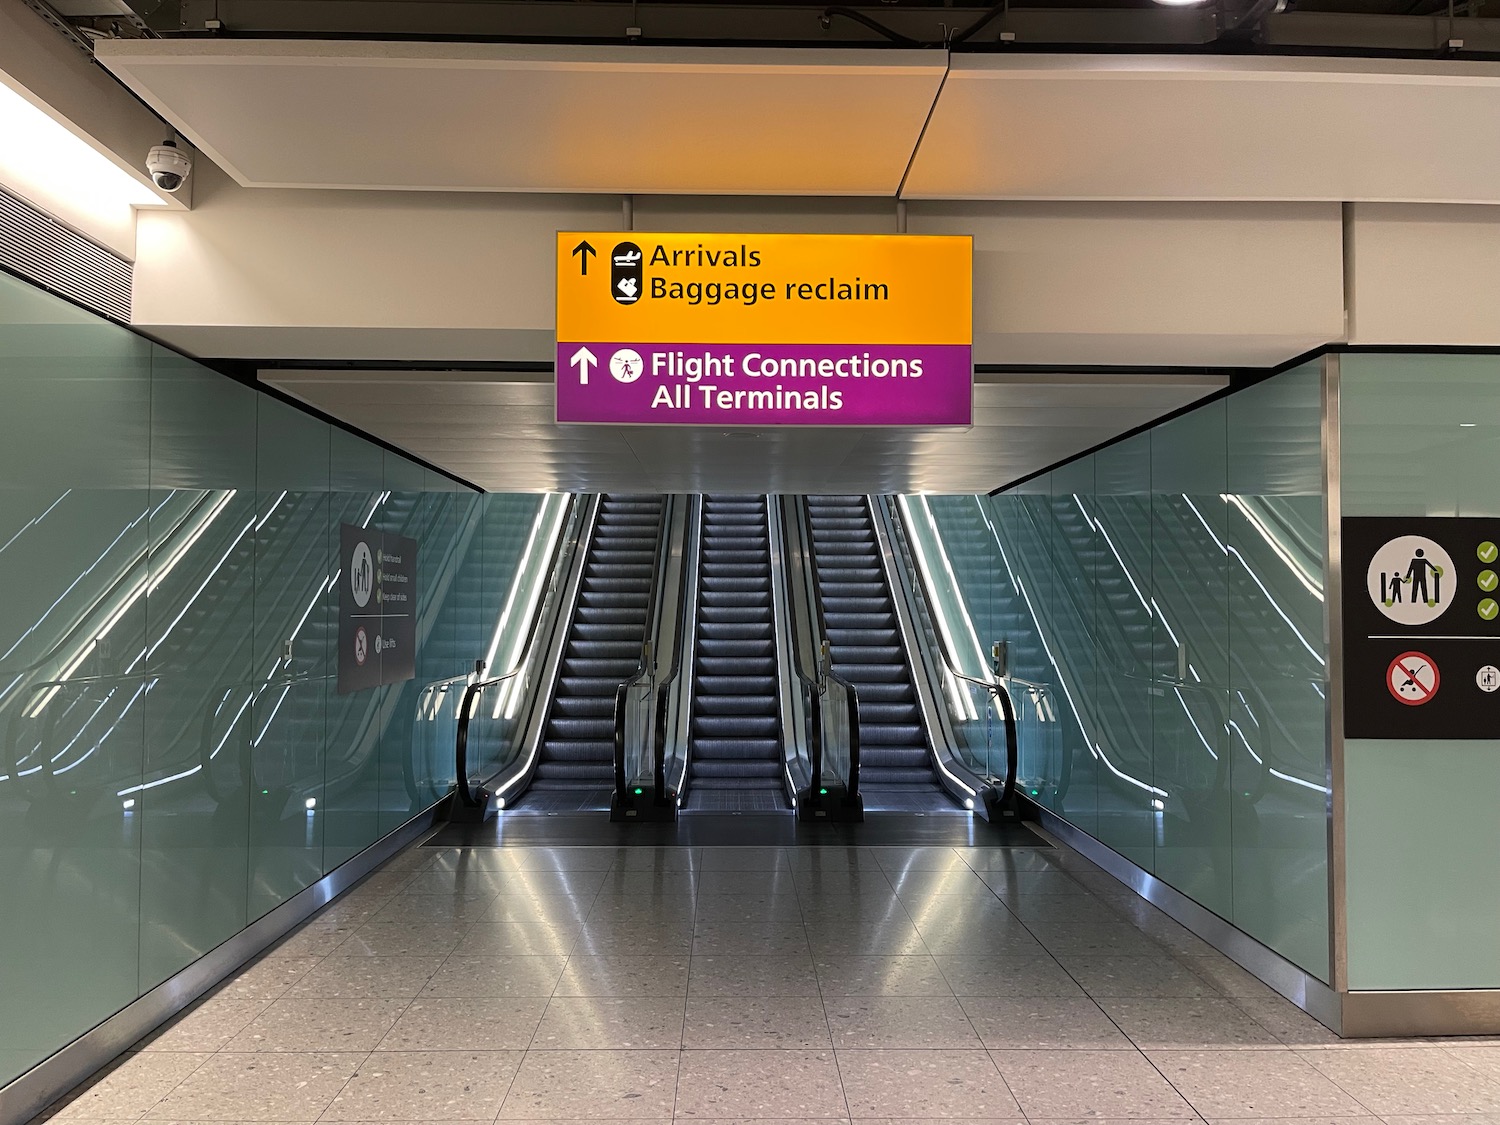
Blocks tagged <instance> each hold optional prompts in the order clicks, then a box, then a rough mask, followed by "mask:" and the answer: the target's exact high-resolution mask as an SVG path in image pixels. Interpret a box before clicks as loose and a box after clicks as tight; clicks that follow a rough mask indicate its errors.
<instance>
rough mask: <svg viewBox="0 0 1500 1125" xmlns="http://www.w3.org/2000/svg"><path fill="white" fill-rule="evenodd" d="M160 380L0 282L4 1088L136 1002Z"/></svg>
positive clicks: (17, 287) (71, 318)
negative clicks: (138, 660) (152, 437)
mask: <svg viewBox="0 0 1500 1125" xmlns="http://www.w3.org/2000/svg"><path fill="white" fill-rule="evenodd" d="M150 377H151V365H150V348H149V345H148V344H147V343H146V342H145V341H143V340H140V339H138V338H136V337H134V336H132V335H130V334H129V333H126V332H124V331H122V330H120V329H118V328H115V327H113V326H112V325H108V324H105V323H103V322H101V321H98V320H95V319H94V318H92V317H90V316H88V315H87V314H85V313H82V312H80V311H78V310H76V309H74V308H72V307H71V306H69V305H67V304H65V303H64V302H62V301H59V300H56V299H54V298H52V297H49V296H47V295H45V294H42V293H40V292H39V291H37V290H34V289H31V288H30V287H28V286H26V285H24V284H23V283H21V282H19V281H17V280H16V279H14V278H11V277H9V276H7V275H4V274H0V395H3V396H4V402H5V409H4V410H3V411H0V580H3V581H4V583H5V586H6V590H7V595H6V597H5V598H4V599H3V601H0V736H3V738H4V742H3V744H0V745H3V758H0V1083H4V1082H5V1081H7V1080H9V1079H10V1078H12V1077H14V1076H15V1075H16V1074H18V1073H20V1072H21V1071H23V1070H25V1069H27V1068H28V1067H31V1066H33V1065H35V1064H36V1063H38V1062H40V1061H41V1060H42V1059H44V1058H45V1057H46V1056H47V1055H49V1054H51V1053H52V1052H53V1051H54V1050H56V1049H57V1047H58V1046H59V1045H61V1044H62V1043H64V1042H66V1041H67V1040H69V1039H71V1038H72V1037H73V1036H75V1035H77V1034H78V1033H79V1032H80V1031H82V1030H84V1029H86V1028H88V1027H90V1026H92V1025H93V1024H95V1023H98V1022H99V1020H101V1019H103V1018H105V1017H106V1016H108V1015H109V1014H110V1013H111V1012H114V1011H116V1010H118V1009H119V1008H121V1007H123V1006H124V1005H125V1004H127V1003H129V1002H130V1001H131V1000H133V999H134V998H135V997H136V996H137V995H138V994H139V944H138V943H139V932H140V911H139V896H140V878H139V874H140V870H139V859H140V857H139V848H140V835H139V818H138V816H137V814H136V809H135V807H134V806H132V807H131V808H126V807H125V804H126V802H127V801H129V800H131V797H130V796H126V797H121V796H119V794H121V793H122V792H123V793H126V794H129V793H130V791H131V790H132V789H133V788H135V787H137V786H139V785H140V783H141V769H142V765H141V760H142V754H143V746H144V726H143V722H144V711H143V708H142V707H141V705H140V700H141V696H142V694H143V692H144V688H145V680H144V677H143V676H142V675H141V674H140V673H139V670H138V669H137V671H136V672H134V673H125V672H124V669H125V667H126V666H127V665H128V664H129V662H130V660H131V659H132V657H133V656H135V655H136V654H138V653H139V652H140V651H141V650H142V648H143V647H144V644H145V607H144V605H143V604H142V599H143V597H144V593H143V583H144V580H145V576H146V575H145V559H146V547H147V538H146V517H147V512H148V511H149V508H150V494H149V488H150V480H149V469H150V466H149V462H148V459H147V450H148V448H149V444H148V441H149V432H150V422H151V418H150V402H151V383H150ZM111 619H114V620H113V624H112V627H111ZM106 629H107V632H106ZM101 632H106V636H105V638H104V643H102V644H101V643H100V642H99V639H98V637H99V634H100V633H101ZM39 919H45V920H46V924H45V925H39V924H38V920H39Z"/></svg>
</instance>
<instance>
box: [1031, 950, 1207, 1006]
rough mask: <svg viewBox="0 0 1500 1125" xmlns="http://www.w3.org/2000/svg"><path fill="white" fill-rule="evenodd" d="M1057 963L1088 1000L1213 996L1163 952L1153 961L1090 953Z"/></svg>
mask: <svg viewBox="0 0 1500 1125" xmlns="http://www.w3.org/2000/svg"><path fill="white" fill-rule="evenodd" d="M1058 960H1059V961H1060V962H1062V967H1063V969H1064V970H1066V972H1067V973H1068V975H1069V976H1071V977H1072V978H1073V979H1074V980H1076V981H1077V982H1078V983H1079V985H1080V986H1081V987H1082V988H1083V990H1084V991H1085V992H1087V993H1088V994H1089V995H1090V996H1094V997H1101V998H1102V997H1122V996H1142V997H1155V998H1158V999H1161V998H1165V997H1177V996H1217V995H1218V993H1217V992H1216V991H1215V990H1214V987H1213V985H1211V984H1210V983H1209V982H1208V981H1206V980H1204V979H1203V978H1202V977H1200V976H1199V975H1198V974H1197V973H1195V972H1193V971H1192V970H1191V969H1189V968H1188V967H1187V966H1186V965H1182V964H1180V963H1178V962H1177V961H1174V960H1172V959H1171V958H1170V957H1169V956H1168V955H1167V952H1166V950H1160V951H1159V952H1158V953H1157V954H1156V956H1154V957H1120V956H1114V955H1108V954H1107V955H1102V956H1101V955H1098V954H1092V953H1061V954H1058Z"/></svg>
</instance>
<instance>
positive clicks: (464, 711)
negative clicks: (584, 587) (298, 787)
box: [422, 497, 597, 809]
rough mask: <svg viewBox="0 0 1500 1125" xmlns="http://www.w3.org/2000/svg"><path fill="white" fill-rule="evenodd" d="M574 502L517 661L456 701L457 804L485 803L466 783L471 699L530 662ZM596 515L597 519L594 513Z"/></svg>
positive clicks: (480, 665) (554, 590) (573, 513)
mask: <svg viewBox="0 0 1500 1125" xmlns="http://www.w3.org/2000/svg"><path fill="white" fill-rule="evenodd" d="M577 505H578V500H577V498H576V497H575V498H574V499H573V500H572V501H570V503H569V512H568V517H567V519H566V520H565V521H564V523H563V528H564V533H563V534H560V535H559V536H558V537H557V542H556V543H554V544H553V545H552V552H551V556H550V557H549V558H548V559H547V568H546V570H545V572H543V573H545V574H546V576H547V581H548V582H549V583H550V584H551V588H550V589H549V590H548V591H547V596H546V597H543V598H539V599H538V600H537V604H536V611H535V612H534V613H533V614H532V617H531V623H530V624H529V625H528V626H527V627H526V642H525V644H523V645H522V646H521V656H520V660H519V662H518V663H517V664H516V666H515V667H514V668H512V669H511V670H510V671H508V672H506V673H504V674H503V675H499V676H495V677H493V678H491V679H488V680H480V681H478V682H476V683H472V684H470V685H469V686H468V689H467V690H466V691H465V692H464V697H463V701H462V702H461V703H460V704H459V709H458V732H457V734H456V735H455V736H454V739H453V770H454V773H453V776H454V784H455V787H454V795H455V798H456V799H457V801H458V803H459V804H460V805H462V806H464V807H465V808H469V809H477V808H481V807H483V805H484V800H482V799H481V798H480V797H478V796H476V795H475V793H474V788H473V786H472V785H470V783H469V720H470V719H471V718H473V712H474V699H475V697H476V696H478V695H479V693H480V692H482V691H486V690H488V689H489V688H492V687H494V686H495V685H496V684H500V683H504V682H505V681H506V680H509V679H513V678H514V677H516V676H518V675H520V674H521V673H522V672H523V671H525V670H526V667H527V665H529V664H530V663H531V659H532V655H533V653H532V649H533V648H534V647H535V645H536V641H537V632H538V630H540V628H541V624H542V620H543V619H544V618H545V617H546V616H547V609H548V607H549V606H550V605H551V603H552V599H553V598H554V597H555V596H556V594H557V566H558V562H559V560H560V559H561V557H562V552H563V549H564V547H565V546H566V544H567V543H568V541H569V539H570V538H571V536H569V535H568V534H566V529H567V527H568V526H569V525H570V524H572V523H573V522H574V520H575V519H576V518H577V513H578V507H577ZM595 518H596V519H597V515H596V517H595ZM474 667H475V668H476V669H480V670H483V668H484V661H482V660H476V661H475V662H474ZM466 679H468V675H463V676H452V677H450V678H449V679H446V680H434V681H433V682H432V683H431V684H427V685H425V686H424V687H423V688H422V690H423V691H426V690H427V689H428V688H430V687H435V686H436V685H438V684H445V683H453V682H455V681H458V680H466Z"/></svg>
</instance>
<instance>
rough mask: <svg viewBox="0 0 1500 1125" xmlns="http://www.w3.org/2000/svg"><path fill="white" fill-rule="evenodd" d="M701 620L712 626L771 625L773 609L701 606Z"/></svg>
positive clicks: (759, 606) (699, 609)
mask: <svg viewBox="0 0 1500 1125" xmlns="http://www.w3.org/2000/svg"><path fill="white" fill-rule="evenodd" d="M698 617H699V620H701V621H705V622H707V623H708V624H710V625H736V624H764V625H767V626H769V625H770V623H771V607H770V606H769V605H756V604H754V603H753V602H752V603H751V604H749V605H718V604H710V605H703V604H701V603H700V604H699V607H698Z"/></svg>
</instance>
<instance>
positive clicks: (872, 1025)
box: [824, 996, 980, 1050]
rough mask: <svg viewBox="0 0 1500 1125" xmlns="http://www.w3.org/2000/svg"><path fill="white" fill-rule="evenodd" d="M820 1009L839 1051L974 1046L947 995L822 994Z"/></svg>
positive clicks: (972, 1036)
mask: <svg viewBox="0 0 1500 1125" xmlns="http://www.w3.org/2000/svg"><path fill="white" fill-rule="evenodd" d="M824 1007H825V1009H826V1010H827V1013H828V1027H829V1029H830V1030H831V1031H832V1032H833V1045H834V1046H835V1047H838V1048H840V1049H842V1048H846V1047H847V1048H869V1049H885V1048H903V1047H908V1048H943V1049H949V1050H966V1049H973V1048H976V1047H978V1046H980V1041H979V1036H978V1035H976V1034H975V1033H974V1028H973V1025H971V1024H970V1023H969V1017H968V1016H967V1015H965V1014H964V1010H963V1008H962V1007H961V1006H960V1005H959V1002H958V1001H957V1000H955V999H954V998H953V997H951V996H839V997H827V998H826V999H825V1000H824Z"/></svg>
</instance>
